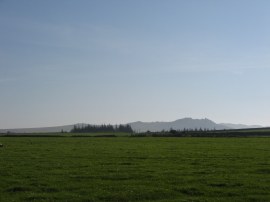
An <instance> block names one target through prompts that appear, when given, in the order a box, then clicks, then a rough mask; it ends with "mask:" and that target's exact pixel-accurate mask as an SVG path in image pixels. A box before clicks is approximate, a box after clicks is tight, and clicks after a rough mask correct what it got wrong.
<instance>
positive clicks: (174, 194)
mask: <svg viewBox="0 0 270 202" xmlns="http://www.w3.org/2000/svg"><path fill="white" fill-rule="evenodd" d="M0 143H2V144H3V145H4V147H3V148H0V201H72V202H73V201H164V202H167V201H175V202H176V201H224V202H225V201H226V202H227V201H270V192H269V190H270V138H258V137H257V138H255V137H252V138H153V137H142V138H135V137H112V138H109V137H107V138H100V137H81V138H80V137H77V138H75V137H21V138H19V137H0Z"/></svg>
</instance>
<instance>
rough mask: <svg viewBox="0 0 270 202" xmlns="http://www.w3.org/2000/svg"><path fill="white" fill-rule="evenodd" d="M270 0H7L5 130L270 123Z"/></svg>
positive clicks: (2, 83)
mask: <svg viewBox="0 0 270 202" xmlns="http://www.w3.org/2000/svg"><path fill="white" fill-rule="evenodd" d="M269 10H270V1H268V0H265V1H264V0H260V1H253V0H250V1H249V0H237V1H235V0H226V1H215V0H209V1H207V0H204V1H201V0H185V1H184V0H182V1H181V0H168V1H167V0H166V1H165V0H160V1H158V0H133V1H131V0H122V1H117V0H113V1H111V0H107V1H105V0H96V1H94V0H92V1H91V0H89V1H88V0H85V1H75V0H73V1H68V0H62V1H60V0H59V1H56V0H46V1H41V0H25V1H21V0H17V1H14V0H0V27H1V28H0V98H1V99H0V128H13V127H37V126H55V125H63V124H73V123H78V122H84V123H95V124H99V123H113V124H114V123H127V122H131V121H137V120H141V121H171V120H175V119H178V118H183V117H193V118H204V117H207V118H209V119H212V120H214V121H216V122H218V123H219V122H232V123H244V124H261V125H270V107H269V106H270V105H269V100H270V90H269V87H270V77H269V76H270V26H269V24H270V12H269Z"/></svg>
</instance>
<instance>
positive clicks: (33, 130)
mask: <svg viewBox="0 0 270 202" xmlns="http://www.w3.org/2000/svg"><path fill="white" fill-rule="evenodd" d="M74 125H77V126H79V125H80V126H81V125H85V124H74ZM74 125H65V126H53V127H42V128H15V129H0V133H7V132H8V131H9V132H11V133H56V132H61V131H62V130H63V131H64V132H70V130H71V129H73V127H74Z"/></svg>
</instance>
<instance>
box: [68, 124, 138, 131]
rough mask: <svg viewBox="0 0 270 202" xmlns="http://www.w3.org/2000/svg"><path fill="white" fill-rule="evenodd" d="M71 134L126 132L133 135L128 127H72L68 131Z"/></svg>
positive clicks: (104, 125)
mask: <svg viewBox="0 0 270 202" xmlns="http://www.w3.org/2000/svg"><path fill="white" fill-rule="evenodd" d="M70 132H72V133H96V132H126V133H133V130H132V128H131V126H130V125H128V124H126V125H122V124H120V125H115V126H113V125H110V124H109V125H106V124H103V125H81V126H79V125H74V127H73V129H72V130H71V131H70Z"/></svg>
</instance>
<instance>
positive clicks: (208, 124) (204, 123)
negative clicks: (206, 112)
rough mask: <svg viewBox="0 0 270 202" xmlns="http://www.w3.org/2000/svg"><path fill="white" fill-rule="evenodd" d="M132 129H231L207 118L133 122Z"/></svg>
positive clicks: (144, 130)
mask: <svg viewBox="0 0 270 202" xmlns="http://www.w3.org/2000/svg"><path fill="white" fill-rule="evenodd" d="M129 124H130V126H131V127H132V129H133V130H134V131H136V132H146V131H152V132H157V131H162V130H170V129H174V130H184V129H209V130H212V129H216V130H222V129H231V128H230V127H228V126H225V125H222V124H217V123H215V122H213V121H211V120H209V119H207V118H205V119H192V118H183V119H178V120H175V121H172V122H140V121H138V122H133V123H129Z"/></svg>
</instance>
